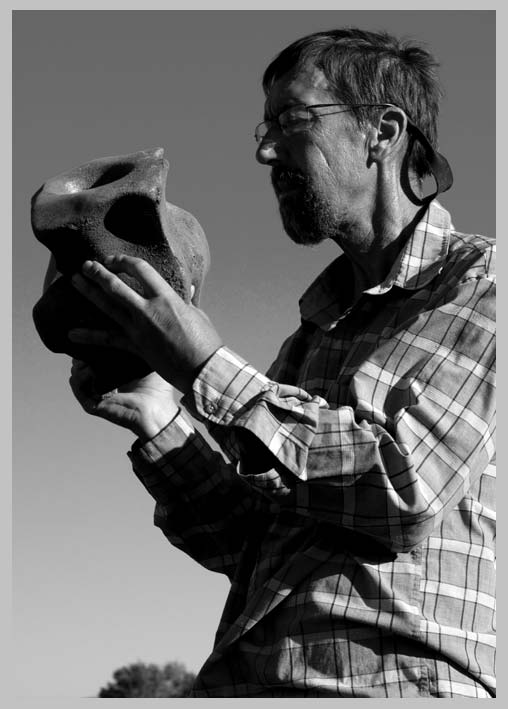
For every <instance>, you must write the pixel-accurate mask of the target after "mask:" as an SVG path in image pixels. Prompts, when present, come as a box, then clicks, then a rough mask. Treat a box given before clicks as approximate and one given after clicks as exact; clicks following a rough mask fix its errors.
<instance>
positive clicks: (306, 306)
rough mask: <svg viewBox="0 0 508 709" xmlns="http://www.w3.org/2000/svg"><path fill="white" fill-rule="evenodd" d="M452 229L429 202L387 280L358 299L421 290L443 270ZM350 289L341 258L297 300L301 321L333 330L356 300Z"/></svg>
mask: <svg viewBox="0 0 508 709" xmlns="http://www.w3.org/2000/svg"><path fill="white" fill-rule="evenodd" d="M452 229H453V225H452V223H451V218H450V214H449V212H447V211H446V209H444V208H443V207H442V206H441V205H440V204H439V202H437V201H436V200H434V201H432V202H431V203H430V205H429V207H428V209H427V211H426V212H425V214H424V216H423V218H422V220H421V221H420V222H419V223H418V224H417V225H416V228H415V230H414V232H413V234H412V235H411V236H410V237H409V239H408V240H407V242H406V244H405V245H404V247H403V249H402V250H401V252H400V253H399V255H398V257H397V259H396V260H395V262H394V264H393V266H392V268H391V270H390V272H389V274H388V275H387V277H386V278H385V279H384V280H383V281H381V282H380V283H379V284H377V285H375V286H373V287H371V288H368V289H366V290H365V291H363V293H362V294H361V295H363V294H368V295H381V294H383V293H387V292H388V291H389V290H390V289H391V288H393V286H398V287H399V288H404V289H407V290H418V289H419V288H423V286H425V285H427V283H429V282H430V281H431V280H432V279H433V278H435V276H436V275H437V274H438V273H439V272H440V271H441V269H442V268H443V262H444V260H445V258H446V255H447V253H448V246H449V242H450V231H451V230H452ZM352 287H353V283H352V269H351V265H350V263H349V260H348V259H347V258H346V256H345V255H344V254H342V255H341V256H339V257H338V258H337V259H335V261H333V262H332V263H331V264H330V265H329V266H328V267H327V268H325V270H324V271H323V272H322V273H321V274H320V275H319V276H318V277H317V278H316V280H315V281H314V282H313V283H312V284H311V285H310V286H309V288H308V289H307V290H306V291H305V293H304V294H303V296H302V297H301V299H300V314H301V317H302V320H304V321H308V322H312V323H314V324H315V325H318V326H319V327H320V328H322V329H323V330H330V329H331V328H333V327H335V325H336V324H337V322H338V321H339V320H341V319H342V318H344V317H345V316H346V315H347V314H348V313H349V312H350V311H351V310H352V309H353V308H354V306H355V305H356V303H357V302H358V300H359V298H358V299H357V300H356V301H355V302H353V303H351V302H350V297H351V296H350V293H351V290H352Z"/></svg>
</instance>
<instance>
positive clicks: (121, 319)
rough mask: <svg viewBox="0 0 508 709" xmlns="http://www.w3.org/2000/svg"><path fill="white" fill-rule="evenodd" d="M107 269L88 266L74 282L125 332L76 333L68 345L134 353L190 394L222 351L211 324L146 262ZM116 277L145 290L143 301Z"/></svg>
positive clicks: (122, 261)
mask: <svg viewBox="0 0 508 709" xmlns="http://www.w3.org/2000/svg"><path fill="white" fill-rule="evenodd" d="M106 264H107V268H105V267H104V266H102V265H101V264H99V263H97V262H95V261H86V262H85V263H84V264H83V269H82V274H76V275H75V276H73V278H72V282H73V284H74V286H75V287H76V289H77V290H78V291H79V292H80V293H81V294H82V295H83V296H85V297H86V298H88V300H90V301H91V302H92V303H94V304H95V305H96V306H97V307H98V308H100V309H101V310H102V311H103V312H104V313H105V314H106V315H108V316H109V317H110V318H111V319H112V320H114V321H115V322H116V323H117V324H118V325H119V326H120V328H121V332H120V333H117V332H103V331H98V330H79V329H77V330H71V331H70V332H69V339H70V340H72V341H73V342H79V343H81V344H89V345H100V346H105V347H116V348H118V349H124V350H125V349H126V350H129V351H131V352H133V353H134V354H137V355H138V356H139V357H141V358H142V359H144V360H145V362H147V363H148V364H149V365H150V366H151V367H152V368H153V369H154V370H155V371H156V372H158V373H159V374H160V375H161V377H163V378H164V379H165V380H166V381H168V382H169V383H170V384H172V385H173V386H175V387H176V388H177V389H179V390H180V391H181V392H182V393H186V392H187V391H189V389H190V388H191V386H192V382H193V381H194V379H195V378H196V375H197V372H198V371H199V369H200V368H201V367H202V366H203V364H204V363H205V362H206V360H207V359H209V358H210V357H211V356H212V354H213V353H214V352H215V351H216V350H218V349H219V347H220V346H221V345H222V341H221V339H220V337H219V335H218V333H217V331H216V330H215V328H214V327H213V325H212V323H211V322H210V320H209V318H208V317H207V316H206V315H205V313H204V312H203V311H202V310H199V308H196V307H195V306H194V305H192V304H191V305H187V303H185V302H184V301H183V300H182V298H180V296H179V295H178V294H177V293H176V292H175V291H174V290H173V288H171V286H170V285H169V284H168V283H166V281H165V280H164V279H163V278H162V276H160V275H159V274H158V273H157V271H156V270H155V269H154V268H153V267H152V266H150V264H148V263H147V262H146V261H144V260H143V259H139V258H134V257H132V256H111V257H109V258H108V259H106ZM108 269H109V270H108ZM117 273H126V274H128V275H129V276H132V277H133V278H135V279H136V280H137V281H138V282H139V284H140V285H141V286H142V287H143V295H139V294H138V293H136V292H135V291H134V290H133V289H132V288H131V287H130V286H128V285H127V284H126V283H124V282H123V281H122V280H121V279H120V278H118V276H117V275H115V274H117Z"/></svg>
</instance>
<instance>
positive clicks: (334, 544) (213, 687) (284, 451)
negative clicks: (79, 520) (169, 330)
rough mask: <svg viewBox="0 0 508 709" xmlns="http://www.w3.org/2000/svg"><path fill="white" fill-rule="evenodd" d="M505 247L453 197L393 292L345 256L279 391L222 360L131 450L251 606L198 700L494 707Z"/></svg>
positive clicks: (177, 537) (198, 686) (180, 528)
mask: <svg viewBox="0 0 508 709" xmlns="http://www.w3.org/2000/svg"><path fill="white" fill-rule="evenodd" d="M494 248H495V247H494V245H493V241H492V240H491V239H489V238H485V237H483V236H476V235H475V236H473V235H467V234H461V233H458V232H456V231H455V230H454V229H453V226H452V225H451V223H450V216H449V214H448V212H446V211H445V210H444V209H443V208H442V207H441V206H440V205H439V204H438V203H437V202H433V203H432V204H431V205H430V207H429V209H428V210H427V212H426V215H425V218H424V219H423V220H422V221H421V222H420V223H419V224H418V226H417V228H416V230H415V232H414V234H413V235H412V236H411V237H410V239H409V240H408V242H407V243H406V245H405V247H404V249H403V250H402V252H401V253H400V255H399V258H398V259H397V261H396V263H395V264H394V266H393V268H392V270H391V272H390V274H389V275H388V277H387V278H386V279H385V281H384V282H382V283H381V284H379V285H378V286H376V287H375V288H371V289H369V290H366V291H364V292H363V293H362V294H361V295H360V296H359V298H358V299H357V300H356V301H355V302H351V295H350V294H351V287H350V284H351V271H350V266H349V263H348V261H347V260H346V259H345V257H344V256H341V257H339V258H338V259H337V260H336V261H334V262H333V263H332V264H331V265H330V266H329V267H328V268H327V269H326V270H325V271H324V272H323V273H322V274H321V276H320V277H319V278H318V279H317V280H316V281H315V282H314V283H313V284H312V286H311V287H310V288H309V289H308V291H307V292H306V293H305V295H304V296H303V298H302V300H301V302H300V308H301V315H302V324H301V327H300V328H299V329H298V330H297V331H296V332H295V333H294V334H293V335H292V336H291V337H289V339H287V340H286V342H285V343H284V344H283V346H282V349H281V351H280V353H279V356H278V357H277V360H276V361H275V363H274V364H273V365H272V367H271V368H270V370H269V372H268V375H267V376H264V375H262V374H261V373H259V372H258V371H256V370H255V369H254V368H253V367H252V366H250V365H249V364H248V363H247V362H246V361H245V360H243V359H242V358H241V357H239V356H238V355H236V354H234V353H233V352H231V351H230V350H229V349H227V348H225V347H223V348H221V349H220V350H218V351H217V352H216V354H215V355H214V356H213V357H212V358H211V359H210V360H209V361H208V363H207V364H206V365H205V367H204V368H203V369H202V371H201V373H200V375H199V376H198V378H197V379H196V381H195V382H194V386H193V391H192V393H191V394H190V395H187V396H186V397H184V399H183V400H182V401H183V404H184V405H185V406H186V408H187V409H188V410H189V411H190V412H191V413H192V415H193V416H194V417H197V418H198V419H199V420H202V421H205V422H206V424H207V425H208V427H209V431H210V433H211V435H212V436H214V438H215V439H216V440H217V442H218V443H219V444H220V446H221V448H222V450H223V451H224V452H225V453H226V455H227V457H228V459H229V461H231V462H228V461H227V460H226V459H225V458H224V457H223V456H222V455H221V453H218V452H214V451H213V450H212V449H211V447H210V446H209V445H208V444H207V442H206V441H205V440H204V438H203V437H202V436H201V435H200V434H199V433H198V432H196V431H195V430H194V428H193V427H192V425H191V424H190V423H189V422H188V420H187V419H186V417H185V416H184V415H182V414H179V415H178V416H177V418H176V419H175V420H174V421H173V422H172V423H171V424H169V426H168V427H166V428H165V429H164V430H163V431H161V432H160V433H159V434H158V435H157V436H156V437H155V438H153V439H152V440H151V441H149V442H148V443H145V444H144V445H143V446H141V445H140V443H139V442H137V443H136V444H134V446H133V449H132V451H131V452H130V453H129V456H130V458H131V460H132V462H133V465H134V470H135V472H136V474H137V475H138V477H139V478H140V479H141V481H142V482H143V484H144V485H145V486H146V488H147V489H148V491H149V492H150V493H151V494H152V495H153V497H154V498H155V500H156V509H155V524H156V525H157V526H158V527H160V528H161V530H162V531H163V532H164V534H165V535H166V536H167V537H168V539H169V540H170V541H171V542H172V543H173V544H174V545H176V546H177V547H179V548H180V549H182V550H184V551H185V552H186V553H188V554H190V555H191V556H192V557H193V558H195V559H196V560H197V561H198V562H200V563H201V564H202V565H204V566H205V567H207V568H209V569H211V570H213V571H218V572H222V573H225V574H227V575H228V577H229V578H230V580H231V590H230V593H229V596H228V599H227V602H226V606H225V609H224V612H223V615H222V619H221V622H220V625H219V628H218V631H217V635H216V639H215V646H214V649H213V652H212V654H211V655H210V657H209V658H208V660H207V661H206V663H205V665H204V667H203V668H202V670H201V671H200V673H199V675H198V678H197V680H196V683H195V686H194V690H193V693H192V696H194V697H247V696H249V697H425V696H431V697H458V696H464V697H490V696H494V695H495V680H494V652H495V635H494V611H495V596H494V593H495V580H494V572H495V551H494V540H495V516H494V499H495V479H494V460H495V454H494V442H493V435H494V369H493V366H494V355H495V349H494V335H495V320H494V305H495V300H494V275H493V253H494Z"/></svg>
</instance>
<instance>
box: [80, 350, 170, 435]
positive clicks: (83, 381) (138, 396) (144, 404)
mask: <svg viewBox="0 0 508 709" xmlns="http://www.w3.org/2000/svg"><path fill="white" fill-rule="evenodd" d="M69 382H70V385H71V389H72V391H73V392H74V395H75V397H76V399H77V400H78V401H79V403H80V404H81V406H82V407H83V409H84V410H85V411H86V412H87V413H89V414H92V415H93V416H100V417H101V418H103V419H106V421H111V422H112V423H116V424H117V425H118V426H122V427H123V428H128V429H129V430H131V431H132V432H133V433H134V434H135V435H136V436H138V438H140V439H142V440H149V439H150V438H153V437H154V436H155V435H156V434H157V433H158V432H159V431H160V430H161V429H163V428H164V427H165V426H166V425H167V424H168V423H169V422H170V421H171V420H172V419H173V418H174V417H175V416H176V414H177V413H178V406H177V404H176V403H175V400H174V398H173V392H174V390H173V388H172V387H171V386H170V385H169V384H168V383H167V382H166V381H165V380H164V379H162V377H160V376H159V375H158V374H156V373H155V372H152V373H151V374H149V375H148V376H146V377H143V378H142V379H136V380H134V381H132V382H129V383H128V384H125V385H124V386H121V387H118V389H113V391H110V392H108V393H107V394H98V393H97V391H96V389H95V386H94V376H93V372H92V370H91V368H90V367H89V366H88V365H87V364H85V362H81V361H79V360H76V359H73V360H72V370H71V377H70V379H69Z"/></svg>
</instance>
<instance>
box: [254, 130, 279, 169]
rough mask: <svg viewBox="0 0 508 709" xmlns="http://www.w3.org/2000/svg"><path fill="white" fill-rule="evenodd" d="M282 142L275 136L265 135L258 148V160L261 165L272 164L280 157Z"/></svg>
mask: <svg viewBox="0 0 508 709" xmlns="http://www.w3.org/2000/svg"><path fill="white" fill-rule="evenodd" d="M280 152H281V150H280V143H279V142H278V141H277V139H276V138H275V137H271V136H270V137H269V136H268V135H265V137H264V138H262V139H261V140H260V142H259V144H258V147H257V150H256V160H257V161H258V162H259V163H261V165H271V164H272V163H273V162H275V161H276V160H279V159H280Z"/></svg>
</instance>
